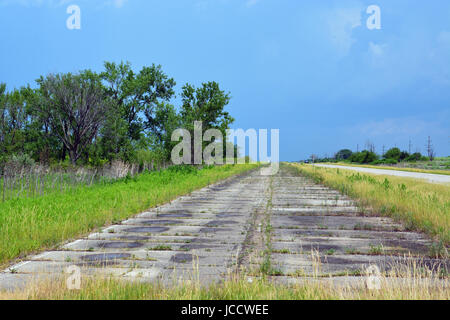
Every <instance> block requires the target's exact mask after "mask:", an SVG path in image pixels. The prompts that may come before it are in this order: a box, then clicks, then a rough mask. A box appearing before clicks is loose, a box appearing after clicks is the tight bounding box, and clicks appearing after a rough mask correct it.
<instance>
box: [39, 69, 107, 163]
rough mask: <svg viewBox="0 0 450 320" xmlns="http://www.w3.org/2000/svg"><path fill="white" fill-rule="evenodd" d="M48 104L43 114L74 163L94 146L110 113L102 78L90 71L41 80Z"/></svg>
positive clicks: (44, 105) (42, 90)
mask: <svg viewBox="0 0 450 320" xmlns="http://www.w3.org/2000/svg"><path fill="white" fill-rule="evenodd" d="M37 82H38V84H39V85H40V90H41V92H42V94H43V99H44V101H43V102H44V103H43V104H41V105H39V108H40V109H39V111H40V112H41V113H42V114H43V116H44V117H46V118H48V120H49V125H50V127H51V132H52V134H53V135H55V136H56V137H57V138H58V139H59V140H60V141H61V142H62V143H63V144H64V146H65V148H66V149H67V150H68V152H69V157H70V161H71V162H72V164H76V162H77V161H78V160H79V159H80V157H81V156H82V154H83V152H84V151H86V149H87V148H88V147H89V146H90V145H91V144H92V143H93V141H94V139H95V138H96V136H97V133H98V131H99V129H100V128H101V126H102V125H103V123H104V121H105V118H106V115H107V114H108V113H109V110H110V105H111V102H110V100H109V98H108V97H107V96H106V92H105V90H104V87H103V85H102V83H101V79H100V77H99V76H98V75H97V74H95V73H93V72H92V71H90V70H85V71H82V72H81V73H79V74H71V73H67V74H56V75H48V76H47V77H45V78H44V77H41V78H40V79H38V80H37Z"/></svg>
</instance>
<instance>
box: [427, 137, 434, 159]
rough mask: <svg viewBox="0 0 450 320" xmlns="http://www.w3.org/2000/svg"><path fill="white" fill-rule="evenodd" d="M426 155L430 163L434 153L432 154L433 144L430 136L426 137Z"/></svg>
mask: <svg viewBox="0 0 450 320" xmlns="http://www.w3.org/2000/svg"><path fill="white" fill-rule="evenodd" d="M427 153H428V158H430V161H433V159H434V155H435V152H434V148H433V144H432V143H431V137H430V136H428V141H427Z"/></svg>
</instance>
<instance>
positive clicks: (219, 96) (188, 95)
mask: <svg viewBox="0 0 450 320" xmlns="http://www.w3.org/2000/svg"><path fill="white" fill-rule="evenodd" d="M181 98H182V102H183V104H182V106H181V111H180V114H181V119H182V120H181V121H182V126H183V128H184V129H186V130H188V131H189V132H190V133H191V140H192V141H191V159H192V163H194V122H195V121H201V122H202V135H203V133H204V132H205V131H206V130H208V129H218V130H220V131H221V132H222V136H223V137H224V138H225V137H226V130H227V129H229V127H230V124H231V123H233V121H234V119H233V118H232V117H231V116H230V114H229V113H228V112H226V111H225V110H224V109H225V107H226V106H227V105H228V103H229V102H230V95H229V93H225V91H222V90H221V89H220V87H219V84H218V83H217V82H207V83H203V84H202V86H201V87H200V88H195V87H194V86H192V85H190V84H186V85H185V86H184V87H183V91H182V93H181Z"/></svg>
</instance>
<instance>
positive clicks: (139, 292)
mask: <svg viewBox="0 0 450 320" xmlns="http://www.w3.org/2000/svg"><path fill="white" fill-rule="evenodd" d="M300 280H301V279H300ZM380 280H381V288H380V290H369V289H367V288H365V287H364V286H358V287H356V286H352V285H350V284H349V285H344V286H336V285H333V284H332V283H331V282H327V281H326V280H324V281H321V282H319V281H314V279H313V280H311V279H309V280H306V279H305V281H300V283H299V284H295V285H290V286H288V285H282V284H277V283H275V282H272V281H270V280H267V279H257V278H256V279H253V280H252V281H251V282H250V281H248V279H236V280H228V281H224V282H222V283H217V284H211V285H210V286H203V285H201V284H200V283H197V282H192V281H189V282H186V283H177V284H174V285H173V286H164V285H160V284H157V283H139V282H125V281H119V280H113V279H97V280H83V281H82V288H81V290H68V289H67V288H66V286H65V281H50V282H41V283H36V284H32V285H31V286H30V287H29V288H26V289H25V290H17V291H15V292H0V300H4V299H7V300H417V299H420V300H448V299H449V290H448V289H447V288H448V281H435V280H436V279H433V278H432V279H426V278H423V279H422V278H409V279H407V280H405V279H403V280H405V281H403V282H401V280H400V282H399V281H395V279H391V278H386V277H382V278H381V279H380ZM363 281H364V280H363ZM396 283H397V284H396Z"/></svg>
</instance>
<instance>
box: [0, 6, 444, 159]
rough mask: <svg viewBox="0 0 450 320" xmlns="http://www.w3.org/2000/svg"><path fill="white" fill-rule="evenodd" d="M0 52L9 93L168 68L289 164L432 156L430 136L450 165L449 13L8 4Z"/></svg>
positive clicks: (2, 11) (0, 77)
mask: <svg viewBox="0 0 450 320" xmlns="http://www.w3.org/2000/svg"><path fill="white" fill-rule="evenodd" d="M71 4H76V5H78V6H79V7H80V8H81V30H68V29H67V28H66V20H67V18H68V17H69V15H68V14H67V13H66V9H67V7H68V6H69V5H71ZM372 4H374V5H378V6H379V7H380V8H381V30H369V29H368V28H367V26H366V20H367V19H368V17H369V15H368V14H367V13H366V9H367V7H368V6H369V5H372ZM0 46H1V47H0V48H1V50H0V82H6V83H7V84H8V88H9V89H11V88H14V87H20V86H22V85H25V84H27V83H30V84H33V83H34V80H35V79H37V78H38V77H39V76H40V75H42V74H48V73H55V72H68V71H77V70H81V69H86V68H91V69H94V70H96V71H101V70H102V65H103V62H104V61H105V60H108V61H117V62H119V61H121V60H128V61H130V62H131V63H132V64H133V66H134V68H135V69H136V70H138V69H140V68H141V67H142V66H143V65H150V64H152V63H156V64H161V65H162V66H163V69H164V71H165V72H166V73H167V74H169V75H170V76H171V77H174V78H175V80H176V81H177V88H178V91H179V90H180V89H181V87H182V86H183V84H185V83H186V82H190V83H193V84H195V85H199V84H201V82H205V81H210V80H214V81H218V82H219V83H220V85H221V87H222V88H224V89H225V90H227V91H230V92H231V95H232V101H231V103H230V105H229V107H228V109H229V111H230V113H231V114H232V115H233V116H234V117H235V118H236V122H235V123H234V124H233V127H235V128H244V129H248V128H256V129H259V128H268V129H271V128H276V129H280V157H281V159H282V160H288V161H293V160H299V159H304V158H307V157H309V155H311V154H312V153H314V154H317V155H319V156H324V155H333V154H334V152H336V151H337V150H339V149H340V148H350V149H353V150H355V149H356V146H357V145H358V144H359V146H360V149H362V148H363V147H364V145H365V143H366V142H367V140H370V141H372V142H373V143H375V146H376V150H377V151H378V152H381V149H382V146H383V145H385V146H386V148H387V147H392V146H398V147H401V148H402V149H406V150H407V148H408V142H409V139H411V141H412V144H413V151H416V150H417V149H419V150H420V151H421V152H425V144H426V139H427V136H428V135H430V136H431V137H432V140H433V144H434V146H435V149H436V151H437V154H438V155H441V156H447V155H450V144H449V142H450V1H448V0H434V1H412V0H409V1H404V0H396V1H392V0H383V1H382V0H371V1H363V0H361V1H357V0H355V1H353V0H349V1H346V0H339V1H332V0H330V1H325V0H324V1H313V0H305V1H299V0H209V1H208V0H164V1H163V0H158V1H156V0H74V1H66V0H53V1H52V0H0ZM174 103H176V101H174Z"/></svg>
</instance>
